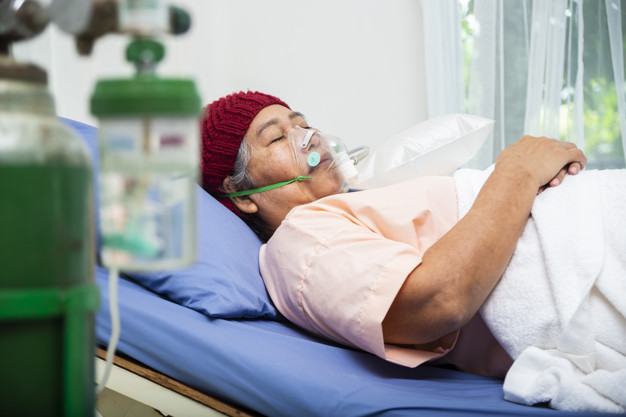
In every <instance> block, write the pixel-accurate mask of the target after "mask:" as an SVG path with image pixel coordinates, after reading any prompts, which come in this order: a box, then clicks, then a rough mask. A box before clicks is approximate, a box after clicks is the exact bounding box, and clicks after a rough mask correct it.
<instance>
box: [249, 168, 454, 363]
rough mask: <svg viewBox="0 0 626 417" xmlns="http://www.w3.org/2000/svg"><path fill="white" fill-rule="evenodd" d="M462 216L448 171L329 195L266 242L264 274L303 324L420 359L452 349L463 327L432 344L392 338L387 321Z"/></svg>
mask: <svg viewBox="0 0 626 417" xmlns="http://www.w3.org/2000/svg"><path fill="white" fill-rule="evenodd" d="M408 190H410V191H411V192H410V193H407V191H408ZM456 218H457V215H456V195H455V192H454V186H453V183H452V181H451V179H449V178H447V177H443V178H432V179H429V180H421V181H416V180H413V181H411V182H409V183H404V184H402V185H396V186H392V187H386V188H384V189H377V190H368V191H361V192H358V193H349V194H341V195H337V196H331V197H327V198H325V199H322V200H318V201H317V202H314V203H312V204H308V205H305V206H301V207H298V208H296V209H294V210H292V211H291V212H290V214H289V215H288V216H287V218H286V219H285V221H283V223H282V225H281V226H280V227H279V228H278V230H277V231H276V233H275V234H274V236H273V237H272V238H271V239H270V241H269V242H268V243H267V244H266V245H264V246H263V247H262V248H261V254H260V268H261V275H262V276H263V279H264V281H265V285H266V287H267V289H268V292H269V293H270V296H271V297H272V300H273V301H274V303H275V304H276V306H277V307H278V309H279V310H280V311H281V313H282V314H283V315H285V316H286V317H287V318H288V319H289V320H290V321H292V322H294V323H295V324H297V325H299V326H300V327H303V328H304V329H307V330H309V331H310V332H313V333H315V334H317V335H319V336H322V337H325V338H328V339H331V340H334V341H336V342H339V343H342V344H345V345H348V346H353V347H356V348H359V349H362V350H365V351H368V352H371V353H373V354H375V355H377V356H379V357H381V358H384V359H387V360H389V361H392V362H395V363H399V364H402V365H405V366H417V365H419V364H420V363H423V362H425V361H428V360H430V359H433V358H436V357H438V356H441V355H442V354H444V353H446V352H447V351H449V350H450V349H451V348H452V347H453V345H454V343H455V340H456V337H457V334H456V333H453V334H451V335H448V336H447V337H445V338H443V339H442V340H440V341H439V342H440V343H439V344H438V346H436V347H435V348H434V349H433V350H431V351H423V350H418V349H412V348H407V347H404V346H403V347H401V346H393V345H387V344H385V343H384V341H383V332H382V321H383V319H384V318H385V315H386V314H387V311H388V310H389V307H390V306H391V304H392V302H393V300H394V299H395V297H396V295H397V294H398V291H399V290H400V288H401V287H402V285H403V283H404V281H405V279H406V278H407V276H408V275H409V274H410V273H411V272H412V271H413V270H414V269H415V268H416V267H417V266H418V265H419V264H420V262H421V260H422V254H423V253H424V252H425V250H426V249H427V248H428V247H429V246H430V245H431V244H432V243H434V242H435V241H437V240H438V239H439V238H440V237H441V236H442V235H443V234H445V232H447V231H448V230H449V229H450V228H451V227H452V226H453V225H454V224H455V223H456Z"/></svg>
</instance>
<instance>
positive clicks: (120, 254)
mask: <svg viewBox="0 0 626 417" xmlns="http://www.w3.org/2000/svg"><path fill="white" fill-rule="evenodd" d="M162 56H163V48H162V46H161V45H160V44H159V43H158V42H156V41H152V40H149V39H143V40H141V39H140V40H135V41H133V42H132V43H131V44H130V45H129V48H128V50H127V57H128V59H129V60H131V61H133V62H135V63H136V65H137V67H138V69H139V71H138V74H137V75H136V76H135V77H133V78H128V79H105V80H100V81H99V82H98V83H97V84H96V89H95V91H94V94H93V96H92V98H91V110H92V113H93V114H94V115H96V116H97V117H98V118H99V120H100V134H99V138H100V139H99V142H100V161H101V165H100V233H101V242H102V251H101V255H102V261H103V263H104V264H105V265H106V266H108V267H115V268H118V269H120V270H127V271H132V270H135V271H146V270H163V269H172V268H178V267H183V266H186V265H189V264H191V263H192V262H194V261H195V257H196V251H195V243H196V238H195V222H194V219H195V186H196V185H195V184H196V182H197V176H198V167H199V157H198V151H199V145H198V143H199V126H198V115H199V113H200V110H201V106H200V97H199V95H198V93H197V91H196V88H195V84H194V83H193V81H191V80H186V79H173V78H160V77H157V76H156V75H155V74H154V71H153V66H154V65H155V63H156V62H158V61H159V60H160V59H161V57H162Z"/></svg>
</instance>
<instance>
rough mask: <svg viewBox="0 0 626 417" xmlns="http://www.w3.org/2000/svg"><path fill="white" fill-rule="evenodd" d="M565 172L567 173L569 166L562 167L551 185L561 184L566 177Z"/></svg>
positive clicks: (551, 181)
mask: <svg viewBox="0 0 626 417" xmlns="http://www.w3.org/2000/svg"><path fill="white" fill-rule="evenodd" d="M565 174H567V168H562V169H561V170H560V171H559V173H558V174H556V177H554V178H552V180H550V183H549V185H550V187H556V186H557V185H559V184H561V182H562V181H563V178H565Z"/></svg>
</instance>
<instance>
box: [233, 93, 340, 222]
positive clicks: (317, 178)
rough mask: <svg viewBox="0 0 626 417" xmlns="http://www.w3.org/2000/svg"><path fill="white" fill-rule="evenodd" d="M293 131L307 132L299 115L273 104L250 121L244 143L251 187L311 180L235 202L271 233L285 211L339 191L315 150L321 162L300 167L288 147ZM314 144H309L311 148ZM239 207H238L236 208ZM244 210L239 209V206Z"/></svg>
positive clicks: (323, 156)
mask: <svg viewBox="0 0 626 417" xmlns="http://www.w3.org/2000/svg"><path fill="white" fill-rule="evenodd" d="M297 127H301V128H309V126H308V124H307V122H306V120H305V119H304V117H303V116H302V114H300V113H297V112H293V111H291V110H289V109H288V108H286V107H284V106H281V105H278V104H275V105H271V106H268V107H265V108H264V109H263V110H261V111H260V112H259V113H258V114H257V115H256V117H255V118H254V119H253V121H252V123H251V124H250V127H249V128H248V131H247V132H246V136H245V137H246V141H247V142H248V145H249V147H250V151H251V159H250V162H249V164H248V173H249V174H250V177H251V178H252V181H253V182H254V185H255V187H263V186H266V185H271V184H276V183H278V182H282V181H288V180H292V179H294V178H296V177H298V176H301V175H305V176H311V177H312V178H311V179H306V180H303V181H296V182H293V183H291V184H288V185H285V186H282V187H279V188H275V189H273V190H269V191H264V192H262V193H258V194H251V195H249V196H247V199H249V201H246V198H244V199H235V204H237V205H238V207H239V208H240V209H243V211H245V212H249V213H250V212H256V213H258V214H259V215H260V216H261V218H262V219H263V220H264V221H265V222H266V223H267V224H268V225H269V226H270V227H271V228H272V230H275V229H276V228H277V227H278V226H279V225H280V222H281V221H282V220H283V219H284V218H285V216H286V215H287V213H288V212H289V210H291V209H292V208H293V207H296V206H299V205H301V204H306V203H309V202H311V201H313V200H316V199H318V198H321V197H325V196H327V195H330V194H335V193H337V192H338V191H339V190H340V188H341V187H340V182H341V181H340V177H339V176H338V174H337V173H336V172H335V170H334V169H332V168H329V167H328V165H329V163H330V162H331V161H330V160H329V156H328V155H327V153H326V152H324V151H323V150H319V149H318V150H319V153H320V155H321V162H320V163H319V165H317V166H316V167H309V166H308V165H307V164H306V163H304V164H302V158H304V160H305V161H306V156H304V157H303V156H302V155H300V154H299V153H298V152H296V151H294V148H293V146H292V145H291V143H290V133H291V134H292V135H293V134H294V132H296V129H297ZM314 144H315V140H312V141H311V145H313V146H314ZM238 203H240V204H238ZM242 205H243V206H244V207H241V206H242Z"/></svg>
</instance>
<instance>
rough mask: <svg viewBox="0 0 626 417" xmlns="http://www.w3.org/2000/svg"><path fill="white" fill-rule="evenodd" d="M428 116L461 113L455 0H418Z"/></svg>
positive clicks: (461, 67)
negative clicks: (421, 19)
mask: <svg viewBox="0 0 626 417" xmlns="http://www.w3.org/2000/svg"><path fill="white" fill-rule="evenodd" d="M421 5H422V16H423V28H424V56H425V57H426V59H425V61H424V65H425V73H426V96H427V103H428V117H429V118H432V117H436V116H441V115H444V114H450V113H462V112H463V109H464V104H463V102H464V97H463V90H464V88H463V53H462V49H461V35H460V33H461V18H460V15H459V5H458V1H457V0H436V1H433V0H422V3H421Z"/></svg>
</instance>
